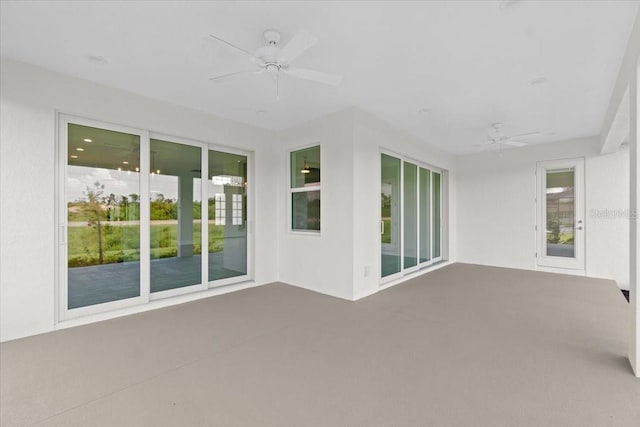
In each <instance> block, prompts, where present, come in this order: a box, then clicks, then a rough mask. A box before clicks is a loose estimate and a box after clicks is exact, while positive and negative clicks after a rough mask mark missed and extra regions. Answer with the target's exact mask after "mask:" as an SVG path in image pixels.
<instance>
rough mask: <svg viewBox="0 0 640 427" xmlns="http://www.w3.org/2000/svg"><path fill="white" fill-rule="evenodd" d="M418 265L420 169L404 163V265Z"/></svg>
mask: <svg viewBox="0 0 640 427" xmlns="http://www.w3.org/2000/svg"><path fill="white" fill-rule="evenodd" d="M416 265H418V167H417V166H416V165H414V164H412V163H407V162H405V163H404V263H403V268H405V269H407V268H411V267H415V266H416Z"/></svg>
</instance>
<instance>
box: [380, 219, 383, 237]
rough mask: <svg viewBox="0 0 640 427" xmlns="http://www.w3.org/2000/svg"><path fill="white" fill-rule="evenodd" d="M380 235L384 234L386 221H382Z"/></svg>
mask: <svg viewBox="0 0 640 427" xmlns="http://www.w3.org/2000/svg"><path fill="white" fill-rule="evenodd" d="M380 234H384V221H382V220H381V221H380Z"/></svg>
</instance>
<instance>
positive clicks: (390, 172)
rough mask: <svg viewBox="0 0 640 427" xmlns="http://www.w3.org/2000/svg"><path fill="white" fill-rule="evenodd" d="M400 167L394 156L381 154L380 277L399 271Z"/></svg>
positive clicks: (400, 267) (400, 266)
mask: <svg viewBox="0 0 640 427" xmlns="http://www.w3.org/2000/svg"><path fill="white" fill-rule="evenodd" d="M400 169H401V162H400V160H399V159H396V158H395V157H391V156H387V155H386V154H383V155H382V168H381V175H382V183H381V200H380V206H381V211H380V242H381V245H382V261H381V262H382V277H386V276H390V275H393V274H396V273H399V272H400V270H401V269H402V265H401V262H400V252H401V248H400V242H401V240H402V239H401V238H400V227H401V221H400V203H401V201H400V197H401V192H400Z"/></svg>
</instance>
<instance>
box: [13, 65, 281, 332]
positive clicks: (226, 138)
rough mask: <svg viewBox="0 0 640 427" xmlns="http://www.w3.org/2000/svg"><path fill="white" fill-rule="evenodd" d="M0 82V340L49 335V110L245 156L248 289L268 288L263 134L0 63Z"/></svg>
mask: <svg viewBox="0 0 640 427" xmlns="http://www.w3.org/2000/svg"><path fill="white" fill-rule="evenodd" d="M0 77H1V81H0V87H1V91H0V123H1V128H0V143H1V145H0V194H1V197H2V203H1V206H0V220H1V224H2V228H1V230H2V231H1V233H2V234H1V236H0V340H2V341H5V340H9V339H14V338H18V337H22V336H27V335H33V334H37V333H42V332H47V331H51V330H52V329H53V328H54V326H55V312H54V307H55V305H56V304H55V302H54V300H55V285H54V283H55V274H54V270H55V253H56V248H55V244H54V237H55V236H54V233H55V231H56V224H55V223H54V217H55V216H54V207H55V191H56V189H55V185H54V172H55V135H56V132H55V128H56V112H57V111H58V112H63V113H69V114H74V115H78V116H83V117H88V118H94V119H97V120H100V121H105V122H112V123H117V124H121V125H127V126H132V127H137V128H142V129H147V130H151V131H156V132H160V133H164V134H170V135H177V136H180V137H185V138H191V139H195V140H200V141H205V142H211V143H216V144H221V145H226V146H230V147H237V148H241V149H246V150H253V151H254V155H255V157H254V159H255V164H256V165H257V167H256V169H255V180H254V182H255V195H256V199H255V219H256V223H255V227H254V230H255V242H256V248H255V251H256V253H259V254H260V256H259V257H256V263H255V281H256V283H257V284H262V283H267V282H271V281H274V280H277V267H276V266H277V265H278V250H277V248H276V250H274V245H275V244H276V242H277V234H276V231H275V227H274V225H275V224H276V215H277V212H276V210H275V209H274V208H273V198H274V194H275V190H274V188H275V187H274V173H273V171H272V169H271V168H272V165H273V164H274V163H275V162H277V161H279V160H280V156H279V154H278V153H275V152H274V150H272V147H271V143H272V141H273V133H272V132H269V131H265V130H262V129H257V128H253V127H250V126H246V125H243V124H240V123H236V122H232V121H229V120H224V119H221V118H218V117H215V116H213V115H210V114H205V113H202V112H198V111H194V110H189V109H185V108H181V107H177V106H173V105H169V104H166V103H161V102H158V101H154V100H152V99H149V98H144V97H141V96H138V95H134V94H131V93H127V92H123V91H120V90H116V89H111V88H107V87H104V86H100V85H97V84H94V83H90V82H88V81H84V80H79V79H76V78H72V77H68V76H64V75H61V74H57V73H53V72H49V71H45V70H43V69H41V68H37V67H33V66H30V65H26V64H22V63H18V62H14V61H11V60H6V59H4V58H3V59H2V61H1V64H0ZM217 292H220V291H217ZM187 298H188V297H183V298H182V300H185V299H187ZM191 298H193V296H192V297H191ZM156 305H157V304H156Z"/></svg>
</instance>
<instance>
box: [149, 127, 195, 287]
mask: <svg viewBox="0 0 640 427" xmlns="http://www.w3.org/2000/svg"><path fill="white" fill-rule="evenodd" d="M150 160H151V162H150V171H149V174H150V176H149V211H150V218H151V223H150V225H149V235H150V239H151V240H150V249H151V250H150V254H151V292H160V291H166V290H168V289H174V288H181V287H184V286H191V285H197V284H199V283H201V282H202V274H201V268H202V256H201V253H202V251H201V245H200V242H201V233H200V225H201V224H200V216H201V212H202V210H201V204H202V197H201V193H202V191H201V181H200V163H201V156H200V147H194V146H190V145H184V144H176V143H173V142H167V141H160V140H156V139H152V140H151V158H150Z"/></svg>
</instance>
